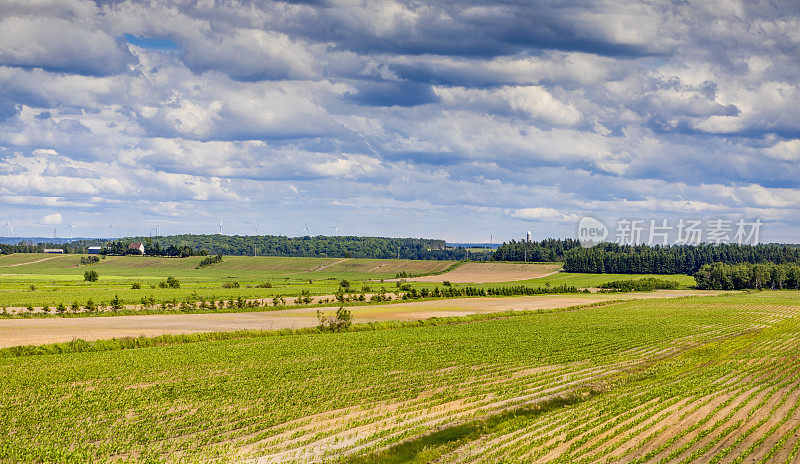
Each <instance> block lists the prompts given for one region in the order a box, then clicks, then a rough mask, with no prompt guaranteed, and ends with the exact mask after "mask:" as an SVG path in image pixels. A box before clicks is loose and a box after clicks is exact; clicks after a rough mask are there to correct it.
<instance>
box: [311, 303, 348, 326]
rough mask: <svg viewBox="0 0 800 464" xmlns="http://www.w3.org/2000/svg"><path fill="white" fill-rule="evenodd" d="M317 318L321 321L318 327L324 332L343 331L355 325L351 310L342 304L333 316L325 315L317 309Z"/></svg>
mask: <svg viewBox="0 0 800 464" xmlns="http://www.w3.org/2000/svg"><path fill="white" fill-rule="evenodd" d="M317 320H318V321H319V325H317V328H319V330H320V331H322V332H341V331H343V330H347V329H349V328H350V326H351V325H353V317H352V315H351V314H350V310H348V309H345V308H344V306H340V307H339V309H337V310H336V314H335V315H333V316H332V317H327V316H324V315H323V314H322V311H320V310H317Z"/></svg>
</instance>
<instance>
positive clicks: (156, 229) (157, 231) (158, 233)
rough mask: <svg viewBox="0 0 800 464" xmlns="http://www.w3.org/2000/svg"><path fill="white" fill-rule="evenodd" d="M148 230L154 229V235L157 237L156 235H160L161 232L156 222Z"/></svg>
mask: <svg viewBox="0 0 800 464" xmlns="http://www.w3.org/2000/svg"><path fill="white" fill-rule="evenodd" d="M150 230H151V231H153V230H154V231H156V237H158V236H160V235H161V233H160V232H161V229H159V227H158V223H156V226H155V227H153V228H151V229H150ZM151 237H152V235H151Z"/></svg>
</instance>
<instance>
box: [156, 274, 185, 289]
mask: <svg viewBox="0 0 800 464" xmlns="http://www.w3.org/2000/svg"><path fill="white" fill-rule="evenodd" d="M158 286H159V287H160V288H167V287H169V288H181V283H180V281H179V280H178V279H176V278H175V277H172V276H169V277H167V280H166V281H164V282H159V283H158Z"/></svg>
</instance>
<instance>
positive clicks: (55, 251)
mask: <svg viewBox="0 0 800 464" xmlns="http://www.w3.org/2000/svg"><path fill="white" fill-rule="evenodd" d="M42 251H43V252H45V253H52V254H56V255H63V254H64V250H62V249H61V248H45V249H44V250H42Z"/></svg>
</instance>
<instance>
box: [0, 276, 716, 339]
mask: <svg viewBox="0 0 800 464" xmlns="http://www.w3.org/2000/svg"><path fill="white" fill-rule="evenodd" d="M719 293H721V292H715V291H702V290H659V291H655V292H649V293H626V294H604V295H598V294H592V295H574V296H573V295H570V296H550V295H548V296H526V297H508V298H458V299H449V300H434V301H416V302H407V303H395V304H384V305H367V306H354V307H351V308H350V310H351V312H352V314H353V320H354V322H356V323H359V322H371V321H390V320H396V321H415V320H419V319H427V318H430V317H450V316H466V315H469V314H477V313H491V312H500V311H509V310H511V311H525V310H537V309H554V308H564V307H569V306H576V305H581V304H588V303H592V302H596V301H603V300H617V299H650V298H677V297H683V296H693V295H694V296H703V295H706V296H710V295H717V294H719ZM317 309H318V308H316V307H308V308H297V309H286V310H274V311H261V312H245V313H216V314H213V313H212V314H175V315H163V314H158V315H142V316H103V317H72V318H70V317H66V318H62V317H52V318H29V319H0V348H6V347H10V346H18V345H39V344H45V343H58V342H68V341H71V340H74V339H78V338H79V339H83V340H98V339H108V338H121V337H138V336H141V335H144V336H156V335H161V334H189V333H197V332H223V331H236V330H279V329H297V328H304V327H313V326H315V325H316V324H317V318H316V311H317ZM324 312H327V313H331V312H333V309H332V308H325V309H324Z"/></svg>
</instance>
